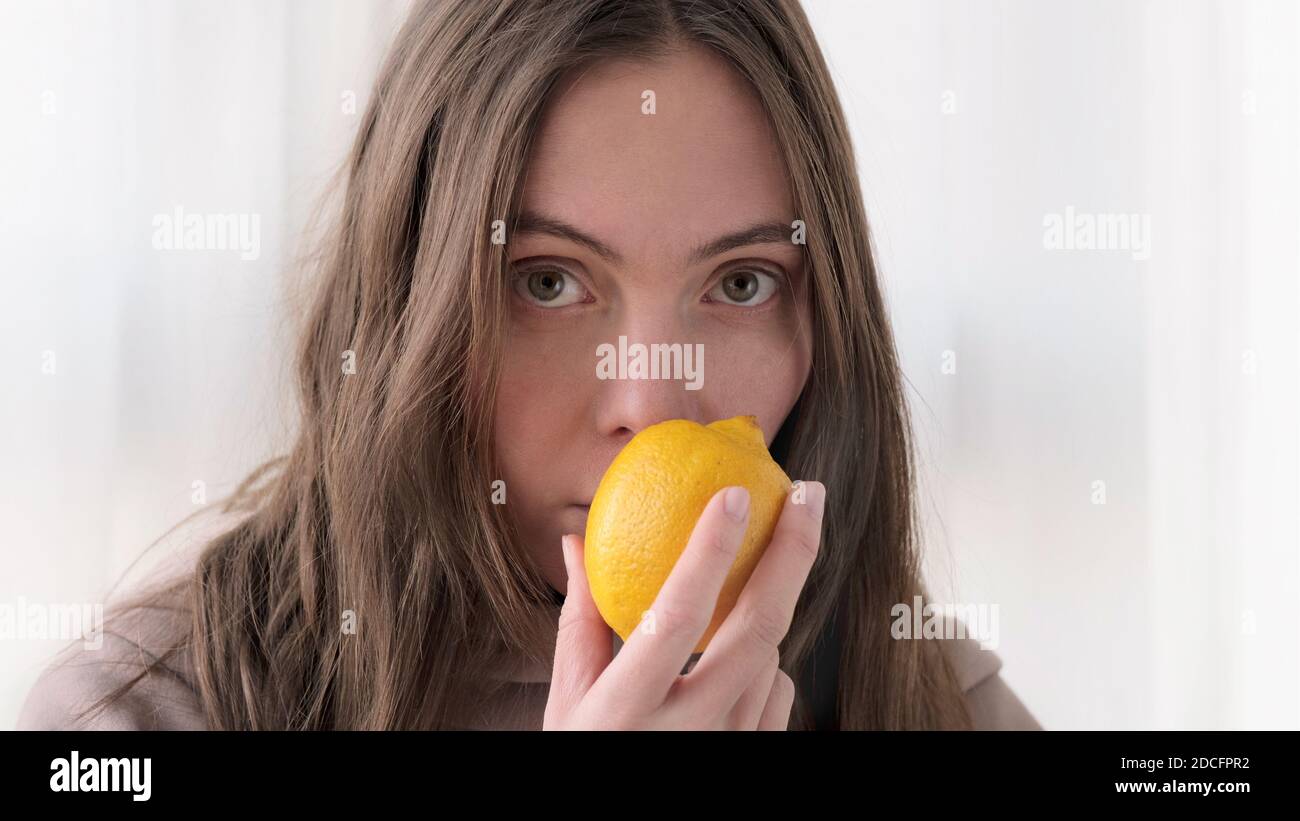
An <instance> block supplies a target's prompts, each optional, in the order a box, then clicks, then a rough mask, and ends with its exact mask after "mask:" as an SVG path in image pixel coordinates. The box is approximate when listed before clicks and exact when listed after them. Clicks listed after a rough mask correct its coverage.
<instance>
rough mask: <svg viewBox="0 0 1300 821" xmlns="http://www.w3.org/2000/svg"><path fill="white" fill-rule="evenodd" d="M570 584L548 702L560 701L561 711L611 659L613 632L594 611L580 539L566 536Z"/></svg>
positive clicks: (557, 637)
mask: <svg viewBox="0 0 1300 821" xmlns="http://www.w3.org/2000/svg"><path fill="white" fill-rule="evenodd" d="M561 545H562V549H563V550H564V567H565V569H566V570H567V571H568V574H569V580H568V585H567V589H566V591H565V596H564V606H563V607H561V608H560V622H559V626H558V628H557V630H556V634H555V667H554V669H553V671H552V673H551V692H550V695H549V697H548V701H554V700H555V699H557V698H558V699H559V702H558V706H559V708H560V709H562V710H565V711H567V710H568V709H570V708H571V707H573V706H575V705H577V703H578V702H579V701H581V700H582V697H583V696H585V695H586V694H587V691H588V690H590V689H591V685H592V684H594V683H595V682H596V679H597V678H599V677H600V674H601V673H602V672H604V670H605V668H606V667H608V666H609V663H610V661H612V660H613V657H614V645H613V636H612V631H611V630H610V627H609V625H608V624H606V623H605V619H604V617H602V616H601V615H600V611H599V610H598V609H596V602H595V601H594V600H593V599H592V598H591V589H590V588H589V587H588V586H587V570H586V565H585V563H584V561H583V556H584V550H585V545H584V543H583V540H582V537H581V536H577V535H573V534H569V535H566V536H564V537H563V539H562V541H561Z"/></svg>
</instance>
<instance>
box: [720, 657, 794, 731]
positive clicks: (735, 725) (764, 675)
mask: <svg viewBox="0 0 1300 821" xmlns="http://www.w3.org/2000/svg"><path fill="white" fill-rule="evenodd" d="M780 664H781V654H780V653H773V654H772V657H771V658H770V659H768V661H767V664H765V665H763V669H762V671H760V672H759V674H758V676H757V677H756V678H755V679H754V680H753V681H752V682H750V684H749V688H748V689H747V690H745V692H744V693H743V694H742V695H741V696H740V700H739V701H737V702H736V706H735V707H732V708H731V714H730V716H729V717H728V720H727V726H728V727H730V728H732V729H737V730H753V729H755V728H756V727H757V726H758V721H759V719H760V718H762V716H763V709H764V708H765V707H766V706H767V702H768V699H769V697H770V696H771V694H772V682H773V681H774V680H775V679H776V674H777V672H778V671H779V670H780Z"/></svg>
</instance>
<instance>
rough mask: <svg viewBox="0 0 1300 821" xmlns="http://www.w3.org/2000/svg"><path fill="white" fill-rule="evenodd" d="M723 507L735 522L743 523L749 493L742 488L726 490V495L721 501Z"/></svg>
mask: <svg viewBox="0 0 1300 821" xmlns="http://www.w3.org/2000/svg"><path fill="white" fill-rule="evenodd" d="M722 502H723V507H724V508H725V509H726V511H727V515H728V516H730V517H731V518H732V519H734V520H736V521H737V522H743V521H745V514H746V513H748V512H749V491H748V490H745V489H744V488H743V487H730V488H727V495H726V496H724V497H723V499H722Z"/></svg>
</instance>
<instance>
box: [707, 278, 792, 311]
mask: <svg viewBox="0 0 1300 821" xmlns="http://www.w3.org/2000/svg"><path fill="white" fill-rule="evenodd" d="M776 285H777V280H776V277H775V276H773V275H772V274H769V273H765V272H763V271H732V272H730V273H728V274H727V275H726V276H724V277H723V278H722V279H721V280H719V282H718V284H717V285H715V286H713V290H711V291H709V295H708V296H709V300H710V301H713V302H722V303H724V304H729V305H743V306H745V307H752V306H755V305H762V304H763V303H764V302H767V301H768V299H770V298H771V296H772V294H773V293H775V292H776Z"/></svg>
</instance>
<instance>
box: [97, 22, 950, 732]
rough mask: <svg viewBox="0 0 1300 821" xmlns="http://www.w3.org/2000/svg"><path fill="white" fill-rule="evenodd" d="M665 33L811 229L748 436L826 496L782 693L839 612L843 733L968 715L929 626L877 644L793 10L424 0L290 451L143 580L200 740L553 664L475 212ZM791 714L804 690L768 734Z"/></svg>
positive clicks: (861, 467)
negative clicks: (517, 524) (710, 72)
mask: <svg viewBox="0 0 1300 821" xmlns="http://www.w3.org/2000/svg"><path fill="white" fill-rule="evenodd" d="M684 43H700V44H704V45H706V46H708V47H710V48H712V49H715V50H716V52H717V53H719V54H721V55H723V56H724V57H725V58H726V59H728V60H729V61H730V62H731V64H732V65H733V66H734V67H735V68H736V70H737V71H738V72H740V74H741V75H742V76H744V77H746V78H747V79H748V80H749V81H750V82H751V83H752V84H753V86H754V88H755V89H756V91H757V94H758V96H759V98H760V99H761V100H762V102H763V104H764V105H765V107H766V109H767V113H768V115H769V117H770V118H771V120H772V122H773V124H774V128H775V132H776V134H777V135H778V140H779V142H780V145H781V149H782V151H783V155H784V158H785V161H786V165H787V169H788V173H789V184H790V186H791V191H792V194H793V200H794V202H795V206H796V209H797V213H798V215H799V218H800V219H802V220H803V221H804V223H805V226H806V231H807V235H806V240H807V244H806V246H805V254H806V262H807V266H808V270H810V272H811V282H812V287H811V290H810V293H811V297H810V299H811V316H812V318H813V323H812V327H813V340H812V341H813V365H812V372H811V376H810V378H809V380H808V383H807V385H806V386H805V388H804V391H803V393H802V395H801V397H800V399H799V402H798V403H797V405H796V407H795V409H794V410H793V411H792V413H791V415H790V417H789V418H788V419H787V420H786V422H785V424H784V426H783V427H782V430H781V433H780V434H779V436H778V441H777V442H776V443H774V446H773V453H774V454H775V455H776V456H777V458H778V460H779V461H781V462H782V464H783V467H784V468H785V470H786V472H787V473H788V474H789V475H791V476H795V477H806V478H812V479H818V480H821V481H823V482H825V483H826V484H827V486H828V487H829V489H830V493H829V499H828V506H827V510H826V524H825V532H824V537H823V546H822V549H821V553H820V556H819V558H818V561H817V563H816V566H815V567H814V569H813V571H812V574H811V576H810V578H809V580H808V583H807V585H806V586H805V589H804V592H803V595H802V597H801V599H800V601H799V605H798V607H797V609H796V612H795V617H794V621H793V623H792V626H791V629H790V631H789V633H788V634H787V636H786V638H785V640H784V642H783V644H782V647H781V666H782V668H783V669H785V670H786V671H787V673H789V674H790V675H791V676H792V677H795V680H796V681H798V680H799V678H798V673H799V671H801V670H803V669H804V665H805V664H807V663H808V660H809V658H810V655H811V651H812V648H813V645H814V642H815V640H816V639H817V637H818V636H819V635H821V634H822V633H823V631H824V629H825V628H826V627H827V625H828V624H829V623H830V620H831V619H833V618H838V619H840V621H839V622H838V623H839V624H840V625H841V629H842V644H841V650H840V656H839V683H838V693H837V705H836V706H837V708H838V709H837V713H838V726H839V727H840V728H842V729H867V728H955V727H965V726H969V718H968V716H967V713H966V710H965V707H964V702H963V700H962V694H961V692H960V690H959V687H958V685H957V682H956V679H955V677H954V674H953V671H952V670H951V669H950V668H949V666H948V664H947V662H946V661H945V660H944V658H943V657H942V655H941V654H940V652H939V651H938V650H937V649H935V648H936V647H937V644H938V643H937V642H924V641H895V640H893V639H892V638H891V636H890V630H889V624H890V607H891V605H892V604H894V603H896V602H910V601H912V597H913V595H916V594H920V593H922V592H923V590H922V584H921V580H920V569H919V560H918V556H917V546H916V536H915V533H916V516H915V513H914V502H913V486H914V475H913V456H912V451H911V434H910V431H909V423H908V411H907V404H906V398H905V395H904V390H903V382H902V377H901V374H900V370H899V365H898V361H897V357H896V353H895V350H894V343H893V338H892V332H891V330H890V324H889V321H888V318H887V315H886V309H885V304H884V301H883V299H882V295H881V292H880V288H879V284H878V282H877V274H876V268H875V264H874V262H873V258H872V251H871V243H870V238H869V234H868V230H867V221H866V215H865V213H864V209H863V205H862V196H861V191H860V189H859V185H858V175H857V171H856V168H855V163H854V158H853V150H852V145H851V143H850V139H849V135H848V130H847V127H846V124H845V118H844V114H843V112H842V110H841V108H840V105H839V101H838V99H837V97H836V94H835V90H834V87H833V85H832V83H831V79H830V75H829V72H828V71H827V68H826V64H825V62H824V60H823V58H822V55H821V52H820V50H819V48H818V46H817V43H816V40H815V38H814V36H813V33H812V30H811V27H810V26H809V23H808V20H807V19H806V17H805V16H804V13H803V10H802V9H801V8H800V7H799V5H798V3H797V2H796V0H502V2H493V3H484V2H477V1H476V0H447V1H445V2H432V3H427V4H421V5H417V7H416V8H415V9H414V10H413V11H412V13H411V15H410V17H409V19H408V20H407V21H406V23H405V25H404V27H403V28H402V29H401V31H400V33H399V34H398V36H397V39H396V42H395V44H394V45H393V47H392V49H391V51H390V53H389V56H388V58H387V61H386V63H385V65H384V67H383V69H382V71H381V74H380V77H379V79H378V81H377V84H376V87H375V91H374V94H373V97H372V100H371V102H370V104H369V106H368V108H367V110H366V112H365V115H364V118H363V120H362V122H361V124H360V129H359V132H358V134H357V137H356V141H355V144H354V146H353V148H352V151H351V154H350V156H349V159H348V162H347V164H346V167H345V168H344V172H345V179H344V187H343V189H342V191H343V196H342V202H341V207H340V210H339V213H338V217H337V222H336V223H335V224H334V226H333V230H332V231H331V232H330V233H329V236H328V244H327V245H326V246H325V248H324V250H323V252H322V253H321V255H320V257H319V267H318V269H317V271H316V272H315V275H316V277H317V278H318V279H319V285H318V287H319V292H318V294H319V295H318V296H317V298H316V301H315V303H314V306H313V308H312V309H311V311H310V314H309V316H308V317H307V321H306V328H305V330H304V332H303V334H302V336H301V343H300V349H299V351H298V358H297V361H298V371H297V373H298V393H299V401H300V404H301V424H300V428H299V431H298V433H297V436H296V441H295V442H294V443H293V445H292V447H291V449H290V451H289V452H288V454H287V455H286V456H284V457H282V458H281V459H278V460H275V461H274V462H272V463H270V464H268V465H267V466H265V467H264V468H263V469H262V471H261V472H260V473H259V474H257V475H255V476H253V477H250V479H249V480H248V481H247V482H245V484H244V485H243V486H241V488H239V490H238V491H237V492H236V494H235V495H234V497H233V499H232V500H231V501H230V502H229V503H228V505H227V509H232V510H233V509H239V508H243V509H246V510H247V511H248V516H247V517H246V518H245V519H244V520H243V521H242V522H241V523H239V524H238V525H237V526H236V527H234V528H233V529H231V530H229V531H228V532H226V533H224V534H223V535H221V536H220V537H218V538H216V539H215V540H213V541H212V542H211V543H209V544H208V545H207V546H206V547H205V549H204V550H203V552H202V554H201V556H200V558H199V561H198V564H197V567H196V568H195V570H194V573H193V575H192V576H190V577H187V578H185V579H182V580H181V581H180V582H178V583H177V584H176V585H174V586H173V587H171V588H169V590H168V591H165V592H168V593H170V594H171V595H175V596H179V597H181V599H182V600H183V601H184V602H186V603H187V606H186V607H185V610H186V612H187V613H188V618H187V619H186V621H185V635H184V636H183V638H182V641H180V642H179V643H178V644H177V645H176V646H175V647H174V648H172V650H171V651H170V652H169V653H166V654H163V656H162V657H161V658H159V659H158V661H157V662H156V663H157V664H159V665H162V664H164V663H165V662H167V661H168V658H169V657H170V656H173V655H175V654H176V653H180V652H184V653H185V654H186V655H188V656H190V657H191V658H192V666H193V681H192V682H191V683H192V685H193V686H194V687H195V689H196V691H197V693H198V694H199V697H200V700H201V703H202V708H203V710H204V712H205V714H206V718H207V721H208V724H209V725H210V726H211V727H213V728H222V729H226V728H234V729H245V728H246V729H281V728H289V729H319V728H333V729H358V728H360V729H394V728H402V729H422V728H443V727H454V726H457V717H458V715H461V711H463V710H465V709H466V708H467V705H469V704H470V703H471V700H472V698H471V696H472V694H473V693H474V691H475V690H476V689H478V688H480V687H481V686H482V680H481V676H482V674H483V672H484V671H485V670H487V669H488V668H489V667H490V666H491V665H492V664H493V663H494V661H495V660H499V659H501V658H502V657H503V656H511V657H515V658H527V659H531V660H535V661H541V662H543V663H546V662H547V661H548V660H549V657H550V656H549V654H550V652H551V651H552V650H553V648H552V647H547V646H545V641H543V639H542V636H543V633H542V631H540V630H539V627H538V625H539V624H540V621H539V615H540V616H541V617H542V618H545V617H547V616H548V614H549V615H550V616H552V617H553V616H554V613H555V610H554V605H555V603H554V599H553V592H552V591H551V590H550V588H549V586H548V585H547V583H546V582H545V581H544V579H543V578H542V576H541V575H540V573H539V572H538V571H537V570H536V569H535V568H534V566H533V564H532V562H531V560H530V559H529V558H528V556H527V555H526V553H525V551H523V549H522V548H521V547H520V546H518V540H516V539H515V538H513V533H512V525H511V522H510V520H509V517H508V512H507V511H504V510H503V509H502V508H503V506H498V505H494V504H491V503H490V492H489V488H490V487H491V483H492V480H493V475H494V472H493V470H492V465H493V446H492V445H493V443H492V440H491V435H490V433H491V429H492V427H491V418H492V409H493V402H494V396H495V385H496V377H497V371H498V360H499V357H500V349H501V341H502V339H503V335H504V330H505V322H506V321H507V314H506V312H505V306H506V300H505V296H506V291H505V289H504V283H503V281H504V277H503V270H504V266H505V264H506V262H507V260H506V257H505V253H504V248H503V247H502V246H501V245H498V244H494V243H492V242H491V226H492V224H493V222H494V221H495V220H499V219H500V220H505V221H506V223H507V224H509V223H510V221H511V219H512V218H513V217H514V215H515V214H516V213H517V207H518V198H519V193H520V192H519V183H520V181H521V180H522V179H523V175H524V171H525V162H526V157H527V152H528V148H529V145H530V141H531V140H532V138H533V136H534V132H535V129H536V126H537V123H538V119H539V114H540V113H541V111H542V108H543V106H544V104H545V102H546V100H547V97H548V94H549V92H550V90H551V89H552V87H553V86H554V85H555V83H556V81H557V79H558V78H559V77H560V75H562V74H563V73H564V72H566V71H567V70H569V69H573V68H576V67H580V66H581V65H583V64H584V63H586V62H587V61H591V60H597V59H601V58H606V57H619V58H645V59H649V58H653V57H656V56H660V55H663V54H664V53H666V52H668V51H670V50H672V49H674V48H677V47H680V46H681V45H682V44H684ZM347 357H351V359H350V361H351V362H353V363H354V364H355V367H354V368H351V369H345V368H344V367H341V365H342V364H343V363H344V362H345V360H346V358H347ZM348 370H351V371H352V372H345V371H348ZM150 595H151V596H153V597H154V598H153V599H151V600H145V601H144V602H143V606H151V604H152V605H156V604H157V602H158V601H160V600H161V596H162V592H155V593H151V594H150ZM345 614H351V615H353V616H355V618H356V619H357V629H356V634H355V635H353V634H350V633H349V632H347V631H344V630H341V629H340V623H341V620H342V619H344V618H345V617H346V616H345ZM143 675H144V674H141V677H142V676H143ZM139 678H140V677H137V678H136V679H135V680H133V681H132V682H129V683H127V684H126V685H124V686H123V687H122V688H119V690H118V691H116V692H114V693H112V694H109V696H107V697H105V699H103V700H101V702H100V703H99V704H98V705H96V706H99V707H102V706H106V705H107V704H108V703H111V702H112V701H113V700H114V699H115V698H117V697H119V696H120V695H122V694H123V693H124V692H125V691H126V690H127V689H129V688H130V687H131V686H132V685H133V684H134V683H135V682H136V681H138V680H139ZM809 722H810V714H809V709H808V703H807V699H806V694H804V693H801V694H800V696H799V697H798V699H797V702H796V709H795V713H794V715H793V716H792V723H791V726H792V727H807V726H810V725H809Z"/></svg>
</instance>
